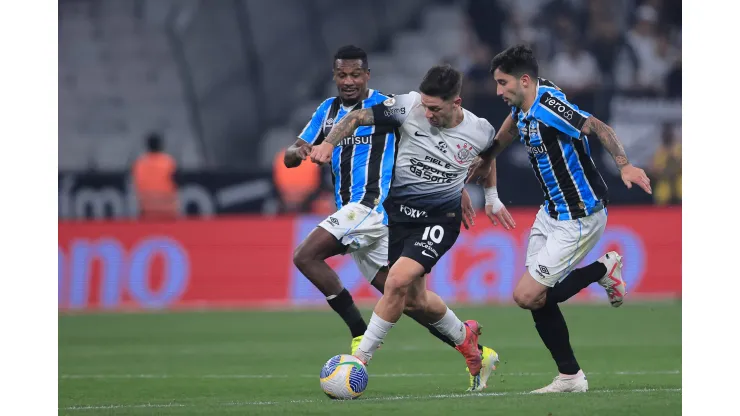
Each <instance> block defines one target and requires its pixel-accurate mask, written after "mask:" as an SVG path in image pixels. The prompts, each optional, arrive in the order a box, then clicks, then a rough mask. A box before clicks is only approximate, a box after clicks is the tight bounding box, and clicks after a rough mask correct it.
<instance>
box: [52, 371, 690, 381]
mask: <svg viewBox="0 0 740 416" xmlns="http://www.w3.org/2000/svg"><path fill="white" fill-rule="evenodd" d="M460 374H463V373H459V374H431V373H388V374H372V373H371V374H370V377H371V378H373V377H384V378H385V377H389V378H397V377H449V376H456V375H460ZM495 374H497V375H500V376H512V377H533V376H547V375H552V374H553V373H551V372H550V373H527V372H519V373H502V372H497V373H495ZM587 374H588V375H617V376H645V375H667V374H681V370H663V371H613V372H598V371H589V372H588V373H587ZM316 377H318V374H292V375H288V374H203V375H188V374H180V375H178V374H62V375H60V376H59V378H60V379H63V380H64V379H67V380H76V379H147V378H151V379H164V378H205V379H253V378H254V379H262V378H316Z"/></svg>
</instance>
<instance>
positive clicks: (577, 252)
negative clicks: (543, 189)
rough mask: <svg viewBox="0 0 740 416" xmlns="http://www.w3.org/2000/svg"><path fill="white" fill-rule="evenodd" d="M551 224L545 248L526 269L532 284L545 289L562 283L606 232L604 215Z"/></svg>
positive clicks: (601, 213) (600, 212)
mask: <svg viewBox="0 0 740 416" xmlns="http://www.w3.org/2000/svg"><path fill="white" fill-rule="evenodd" d="M551 220H552V221H551V223H550V224H551V227H552V231H551V232H550V233H549V234H548V236H547V242H546V243H545V246H544V247H542V249H541V250H540V251H539V252H538V253H537V257H536V259H535V261H534V262H533V263H531V264H529V265H528V267H527V271H528V272H529V273H530V275H531V276H532V277H533V278H534V279H535V280H537V281H538V282H540V283H542V284H543V285H545V286H548V287H553V286H555V284H556V283H557V282H559V281H561V280H562V279H564V278H565V277H566V276H567V275H568V273H570V272H571V271H572V270H573V269H574V268H575V267H576V266H577V265H578V264H579V263H580V262H581V261H582V260H583V259H584V258H585V257H586V255H587V254H588V253H589V252H590V251H591V249H593V248H594V246H596V244H597V243H598V242H599V239H600V238H601V236H602V235H603V234H604V229H605V228H606V212H605V211H604V210H601V211H599V212H597V213H595V214H592V215H590V216H588V217H585V218H579V219H575V220H566V221H557V220H555V219H552V218H551Z"/></svg>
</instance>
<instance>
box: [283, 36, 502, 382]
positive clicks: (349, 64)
mask: <svg viewBox="0 0 740 416" xmlns="http://www.w3.org/2000/svg"><path fill="white" fill-rule="evenodd" d="M369 79H370V70H369V68H368V60H367V54H366V53H365V52H364V51H363V50H362V49H360V48H357V47H355V46H351V45H349V46H345V47H342V48H340V49H339V50H338V51H337V53H336V55H335V56H334V80H335V81H336V84H337V90H338V93H339V94H338V96H337V97H331V98H328V99H327V100H325V101H324V102H323V103H322V104H321V105H319V107H318V109H317V110H316V112H315V113H314V114H313V117H312V118H311V120H310V121H309V123H308V124H307V125H306V127H305V128H304V129H303V131H302V132H301V133H300V135H299V136H298V140H297V141H296V142H295V143H294V144H293V145H292V146H291V147H290V148H288V150H287V151H286V153H285V164H286V166H288V167H295V166H298V165H300V163H301V162H302V161H303V160H304V159H306V157H307V156H308V155H309V154H310V152H311V149H312V148H313V147H314V146H318V145H320V144H321V143H322V142H323V141H324V139H325V138H326V137H327V136H328V135H329V133H330V132H331V131H332V129H333V127H334V126H336V125H337V124H339V123H340V121H341V120H343V119H344V118H345V117H346V116H347V115H348V114H353V113H355V112H358V111H361V110H362V109H369V108H371V107H373V106H376V105H379V104H382V103H383V102H384V101H386V100H388V99H389V97H388V96H386V95H383V94H381V93H380V92H378V91H375V90H372V89H369V88H368V81H369ZM340 139H341V140H340V141H339V142H338V143H337V144H336V146H335V147H334V148H333V150H332V152H331V158H330V162H331V166H332V176H333V179H334V190H335V198H336V205H337V209H338V211H337V212H336V213H334V214H332V215H330V216H329V217H328V218H327V219H326V220H324V221H322V222H321V223H320V224H319V225H318V227H316V228H315V229H314V230H313V231H312V232H311V233H310V234H309V235H308V237H306V239H305V240H304V241H303V242H302V243H301V244H300V245H299V246H298V247H297V248H296V250H295V253H294V255H293V261H294V263H295V265H296V267H298V269H299V270H300V271H301V273H303V274H304V275H305V276H306V277H307V278H308V279H309V280H310V281H311V282H312V283H313V284H314V286H316V287H317V288H318V289H319V290H320V291H321V292H322V293H323V295H324V296H326V300H327V302H328V303H329V305H330V306H331V308H332V309H333V310H334V311H335V312H337V314H339V315H340V316H341V317H342V319H343V320H344V322H345V323H346V324H347V326H348V327H349V329H350V332H351V334H352V338H353V339H352V344H351V353H352V354H354V353H355V351H356V349H357V347H358V346H359V344H360V341H361V340H362V337H363V334H364V333H365V331H366V330H367V324H366V323H365V321H364V319H363V318H362V315H361V314H360V311H359V310H358V309H357V306H356V305H355V303H354V301H353V299H352V296H351V294H350V293H349V291H347V289H346V288H344V287H343V285H342V283H341V281H340V279H339V277H338V276H337V274H336V272H335V271H334V270H332V269H331V268H330V267H329V266H328V265H327V264H326V259H327V258H329V257H332V256H335V255H338V254H347V253H349V254H350V255H351V256H352V257H353V259H354V260H355V262H356V263H357V266H358V268H359V269H360V271H361V272H362V274H363V276H364V277H365V278H366V279H367V280H368V281H369V282H370V283H371V284H372V285H373V286H374V287H375V288H376V289H378V290H379V291H380V292H381V293H382V292H383V291H384V287H385V281H386V278H387V276H388V227H387V224H388V216H387V214H386V212H385V210H384V208H383V201H384V200H385V198H386V197H387V196H388V192H389V188H390V183H391V178H392V175H393V165H394V161H395V158H396V130H395V128H394V127H393V126H390V125H387V126H360V127H358V128H356V129H353V130H352V134H351V135H348V137H344V136H343V137H341V138H340ZM458 199H459V196H458ZM495 202H496V203H497V206H499V211H500V212H501V214H498V215H503V213H504V212H506V210H505V209H504V208H503V204H501V202H500V200H498V198H497V199H496V201H495ZM456 204H457V205H456V206H457V208H458V209H460V205H461V203H460V202H456ZM462 205H463V207H462V210H463V213H464V214H465V215H464V219H465V221H466V223H465V226H466V228H467V227H468V226H469V225H468V223H470V222H472V217H471V216H470V215H471V214H472V212H473V208H472V203H471V202H470V198H469V196H467V194H466V195H464V197H463V201H462ZM499 211H497V212H499ZM507 215H508V213H507ZM404 313H406V314H407V315H408V316H410V317H411V318H413V319H414V320H416V321H417V322H419V323H420V324H422V325H424V326H425V327H427V329H428V330H429V332H431V333H432V334H433V335H434V336H436V337H437V338H439V339H440V340H442V341H443V342H445V343H447V344H448V345H450V346H452V347H455V344H454V342H453V341H452V340H451V339H450V338H449V337H447V336H445V335H443V334H442V333H440V332H439V330H437V328H436V327H435V326H433V325H431V324H429V323H427V322H426V320H424V319H423V318H422V314H421V313H420V312H418V311H416V312H415V311H413V310H409V309H407V310H405V311H404ZM478 348H479V350H480V351H482V352H483V353H484V354H485V357H487V358H488V361H489V362H491V367H493V366H495V362H494V358H496V357H497V355H496V352H495V351H494V350H492V349H491V348H488V347H483V346H481V345H479V346H478ZM487 374H488V373H487ZM473 381H474V382H471V388H472V389H473V390H475V391H478V390H481V389H483V388H485V380H483V382H482V383H481V382H480V377H477V378H475V379H474V380H473Z"/></svg>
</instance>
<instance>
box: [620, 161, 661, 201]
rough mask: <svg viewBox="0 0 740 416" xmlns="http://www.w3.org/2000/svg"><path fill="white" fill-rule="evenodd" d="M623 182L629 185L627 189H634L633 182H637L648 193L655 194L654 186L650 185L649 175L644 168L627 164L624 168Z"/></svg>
mask: <svg viewBox="0 0 740 416" xmlns="http://www.w3.org/2000/svg"><path fill="white" fill-rule="evenodd" d="M622 182H624V185H625V186H627V189H632V184H635V185H637V186H639V187H640V188H642V190H643V191H645V192H647V193H648V194H650V195H652V194H653V188H651V187H650V178H648V177H647V175H646V174H645V171H644V170H642V169H640V168H638V167H636V166H632V165H626V166H624V167H623V168H622Z"/></svg>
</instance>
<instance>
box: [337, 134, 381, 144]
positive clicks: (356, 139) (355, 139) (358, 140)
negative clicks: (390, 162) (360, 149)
mask: <svg viewBox="0 0 740 416" xmlns="http://www.w3.org/2000/svg"><path fill="white" fill-rule="evenodd" d="M372 142H373V137H372V136H349V137H345V138H344V139H342V140H341V141H340V142H339V143H338V144H337V146H354V145H358V144H372Z"/></svg>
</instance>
